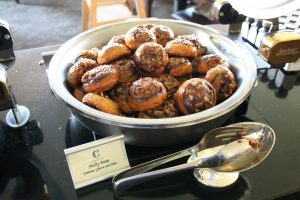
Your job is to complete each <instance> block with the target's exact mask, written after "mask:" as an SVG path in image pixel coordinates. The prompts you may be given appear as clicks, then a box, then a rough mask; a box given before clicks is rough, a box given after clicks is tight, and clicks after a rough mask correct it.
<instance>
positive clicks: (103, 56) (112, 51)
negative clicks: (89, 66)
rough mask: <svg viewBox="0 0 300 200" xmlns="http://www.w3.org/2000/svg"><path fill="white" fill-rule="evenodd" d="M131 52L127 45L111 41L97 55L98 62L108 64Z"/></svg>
mask: <svg viewBox="0 0 300 200" xmlns="http://www.w3.org/2000/svg"><path fill="white" fill-rule="evenodd" d="M129 54H130V49H128V47H127V46H126V45H123V44H119V43H110V44H107V45H106V46H104V47H103V48H102V49H101V50H100V51H99V52H98V57H97V63H98V64H106V63H109V62H110V61H113V60H115V59H117V58H120V57H122V56H125V55H129Z"/></svg>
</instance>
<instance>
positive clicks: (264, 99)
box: [0, 46, 300, 200]
mask: <svg viewBox="0 0 300 200" xmlns="http://www.w3.org/2000/svg"><path fill="white" fill-rule="evenodd" d="M58 47H59V46H51V47H43V48H35V49H28V50H22V51H17V52H16V63H15V65H14V66H12V67H11V68H10V69H9V70H8V74H9V80H10V83H11V84H12V86H13V89H14V92H15V95H16V99H17V101H18V103H19V104H20V105H25V106H27V107H28V108H29V109H30V112H31V116H30V119H31V120H33V119H35V120H37V121H39V122H40V127H41V129H42V132H43V142H42V143H40V144H38V145H35V146H34V147H33V152H32V155H31V156H30V157H26V156H23V157H22V156H20V158H19V157H14V158H6V159H5V160H1V162H2V163H0V164H1V165H0V166H1V168H0V169H1V171H0V184H1V186H0V191H2V192H0V199H7V200H9V199H99V198H101V199H114V197H113V194H112V188H111V180H106V181H103V182H99V183H97V184H94V185H91V186H88V187H85V188H83V189H80V190H77V191H76V190H75V189H74V187H73V183H72V180H71V176H70V172H69V170H68V166H67V163H66V158H65V155H64V152H63V150H64V149H65V148H66V146H70V145H69V144H66V142H69V141H67V140H66V138H67V137H66V134H67V132H66V130H67V124H68V119H69V117H70V112H69V111H68V109H67V108H66V107H65V105H64V104H63V102H61V101H60V100H58V99H57V98H56V97H55V96H54V95H52V94H51V90H50V88H49V85H48V81H47V76H46V68H45V66H43V65H39V64H38V63H39V61H40V60H41V59H42V58H41V52H45V51H51V50H55V49H57V48H58ZM267 72H268V71H260V73H259V77H258V85H257V87H256V88H255V89H254V90H253V92H252V94H251V96H250V98H249V99H248V100H247V101H245V102H244V103H243V104H242V106H240V108H239V109H238V111H237V113H236V114H235V116H233V117H232V118H231V119H230V121H229V123H231V122H236V121H249V120H251V121H258V122H262V123H266V124H268V125H270V126H271V127H272V128H273V129H274V130H275V132H276V137H277V141H276V144H275V146H274V149H273V151H272V152H271V154H270V155H269V156H268V157H267V158H266V160H265V161H263V162H262V163H261V164H260V165H259V166H257V167H255V168H253V169H250V170H248V171H246V172H242V173H241V174H240V178H239V179H238V181H237V182H236V183H235V184H234V185H233V186H232V187H231V188H227V189H224V190H217V191H216V190H215V191H213V190H211V189H207V188H203V187H202V186H200V185H199V184H198V183H197V182H196V181H195V180H194V177H193V176H192V174H191V173H190V172H185V173H179V174H176V175H172V176H169V177H167V178H161V179H159V180H155V181H151V182H149V183H146V184H143V185H141V186H139V187H137V188H133V189H132V190H130V191H129V192H128V195H126V196H124V198H122V199H185V200H187V199H256V200H260V199H274V198H277V197H281V196H285V195H287V194H290V193H293V192H297V191H300V149H299V144H298V141H300V134H299V127H300V125H299V115H300V103H299V99H300V87H299V82H300V81H299V77H298V81H297V82H296V85H295V86H294V87H293V89H291V90H289V91H288V92H287V91H282V90H281V89H275V86H274V82H273V81H270V80H268V79H267V75H266V73H267ZM280 91H281V92H280ZM241 113H242V114H241ZM243 113H245V114H243ZM5 114H6V112H1V115H0V116H1V119H2V121H4V119H5ZM126 148H128V151H130V152H131V153H130V154H129V159H130V161H131V163H134V162H135V159H134V156H135V155H134V152H135V153H136V152H138V151H145V152H157V151H158V150H157V149H151V148H139V147H130V146H127V147H126ZM171 151H172V150H171ZM130 155H132V157H130ZM146 159H147V158H146ZM4 161H5V162H4ZM140 161H141V160H140ZM140 161H137V162H140ZM179 162H181V161H179ZM1 173H2V174H1ZM1 179H2V180H1Z"/></svg>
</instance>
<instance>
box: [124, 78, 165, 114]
mask: <svg viewBox="0 0 300 200" xmlns="http://www.w3.org/2000/svg"><path fill="white" fill-rule="evenodd" d="M166 99H167V91H166V88H165V87H164V85H163V84H162V83H161V82H159V81H157V80H156V79H153V78H151V77H146V78H140V79H139V80H137V81H135V82H133V83H132V85H131V86H130V88H129V93H128V98H127V100H128V103H129V105H130V106H131V107H132V108H134V109H135V110H136V111H144V110H150V109H153V108H156V107H158V106H160V105H162V104H163V103H164V102H165V100H166Z"/></svg>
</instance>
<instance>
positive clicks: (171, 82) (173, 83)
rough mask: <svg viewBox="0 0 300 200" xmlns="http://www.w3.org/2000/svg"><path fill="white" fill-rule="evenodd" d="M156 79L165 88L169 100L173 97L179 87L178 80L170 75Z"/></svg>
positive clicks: (163, 75)
mask: <svg viewBox="0 0 300 200" xmlns="http://www.w3.org/2000/svg"><path fill="white" fill-rule="evenodd" d="M156 79H157V80H158V81H159V82H161V83H162V84H163V85H164V86H165V88H166V90H167V94H168V97H169V98H170V97H172V96H173V95H174V93H175V92H176V91H177V89H178V88H179V85H180V84H179V82H178V80H177V79H176V78H174V77H173V76H171V75H167V74H162V75H160V76H158V77H157V78H156Z"/></svg>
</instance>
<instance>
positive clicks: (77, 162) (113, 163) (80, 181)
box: [64, 135, 130, 189]
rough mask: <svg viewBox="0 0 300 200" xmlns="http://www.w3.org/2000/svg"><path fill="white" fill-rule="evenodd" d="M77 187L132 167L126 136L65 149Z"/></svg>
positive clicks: (112, 137) (108, 138)
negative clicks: (129, 160) (125, 141)
mask: <svg viewBox="0 0 300 200" xmlns="http://www.w3.org/2000/svg"><path fill="white" fill-rule="evenodd" d="M64 152H65V155H66V158H67V162H68V166H69V170H70V173H71V177H72V180H73V183H74V187H75V189H79V188H82V187H85V186H88V185H91V184H93V183H96V182H99V181H102V180H105V179H108V178H111V177H113V176H114V175H116V174H118V173H120V172H122V171H124V170H126V169H129V168H130V165H129V162H128V158H127V154H126V150H125V145H124V136H123V135H118V136H111V137H107V138H104V139H100V140H95V141H93V142H89V143H86V144H82V145H79V146H76V147H72V148H69V149H65V150H64Z"/></svg>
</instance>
